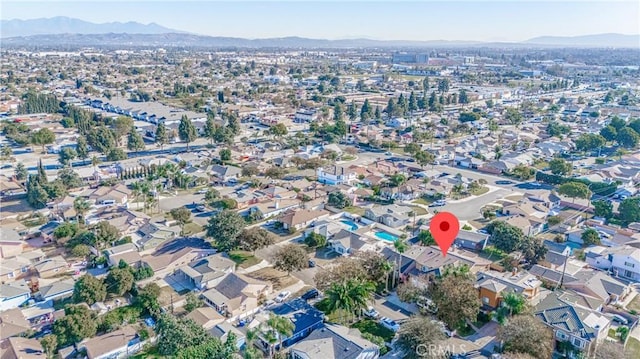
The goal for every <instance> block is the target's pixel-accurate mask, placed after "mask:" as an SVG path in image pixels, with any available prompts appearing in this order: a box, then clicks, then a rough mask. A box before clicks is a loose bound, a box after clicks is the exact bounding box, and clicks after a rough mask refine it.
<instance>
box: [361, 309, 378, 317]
mask: <svg viewBox="0 0 640 359" xmlns="http://www.w3.org/2000/svg"><path fill="white" fill-rule="evenodd" d="M364 315H365V317H369V318H372V319H376V318H378V317H379V316H380V313H378V311H377V310H375V309H374V308H373V307H369V308H367V310H366V311H365V312H364Z"/></svg>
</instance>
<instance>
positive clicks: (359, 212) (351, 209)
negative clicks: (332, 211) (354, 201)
mask: <svg viewBox="0 0 640 359" xmlns="http://www.w3.org/2000/svg"><path fill="white" fill-rule="evenodd" d="M344 211H345V212H349V213H351V214H357V215H360V216H364V211H365V209H364V208H362V207H354V206H349V207H345V208H344Z"/></svg>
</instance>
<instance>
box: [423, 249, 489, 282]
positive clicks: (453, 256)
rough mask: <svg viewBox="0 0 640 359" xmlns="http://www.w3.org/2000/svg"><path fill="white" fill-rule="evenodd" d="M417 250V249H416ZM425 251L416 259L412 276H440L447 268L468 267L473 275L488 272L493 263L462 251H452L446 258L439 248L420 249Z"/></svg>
mask: <svg viewBox="0 0 640 359" xmlns="http://www.w3.org/2000/svg"><path fill="white" fill-rule="evenodd" d="M414 248H415V247H414ZM420 248H424V250H423V251H422V252H421V253H420V254H419V255H417V256H416V258H415V270H414V271H413V272H412V274H414V275H416V276H418V275H434V276H440V275H441V274H442V272H443V271H444V270H445V268H447V267H458V266H463V265H465V266H467V267H469V271H470V272H471V273H475V272H477V271H484V270H488V268H489V265H490V264H491V261H489V260H486V259H483V258H481V257H479V256H478V255H476V254H474V253H472V252H468V251H465V250H461V249H451V250H449V252H447V255H446V256H443V255H442V251H441V250H440V248H438V247H437V246H429V247H420ZM438 254H439V255H438Z"/></svg>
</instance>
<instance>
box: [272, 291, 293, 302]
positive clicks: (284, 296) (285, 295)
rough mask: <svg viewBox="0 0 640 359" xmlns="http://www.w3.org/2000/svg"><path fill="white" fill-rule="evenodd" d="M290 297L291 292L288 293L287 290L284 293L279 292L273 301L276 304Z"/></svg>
mask: <svg viewBox="0 0 640 359" xmlns="http://www.w3.org/2000/svg"><path fill="white" fill-rule="evenodd" d="M290 295H291V292H289V291H288V290H285V291H284V292H280V294H278V296H277V297H276V299H275V300H276V303H282V302H284V301H285V300H286V299H287V298H289V296H290Z"/></svg>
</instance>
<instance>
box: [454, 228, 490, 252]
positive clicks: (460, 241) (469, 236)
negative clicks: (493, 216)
mask: <svg viewBox="0 0 640 359" xmlns="http://www.w3.org/2000/svg"><path fill="white" fill-rule="evenodd" d="M488 240H489V235H488V234H482V233H477V232H471V231H465V230H460V231H459V232H458V235H457V236H456V239H455V241H454V242H453V243H454V244H455V245H456V246H458V247H460V248H464V249H468V250H472V251H478V252H479V251H482V250H483V249H484V248H485V247H486V246H487V241H488Z"/></svg>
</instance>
